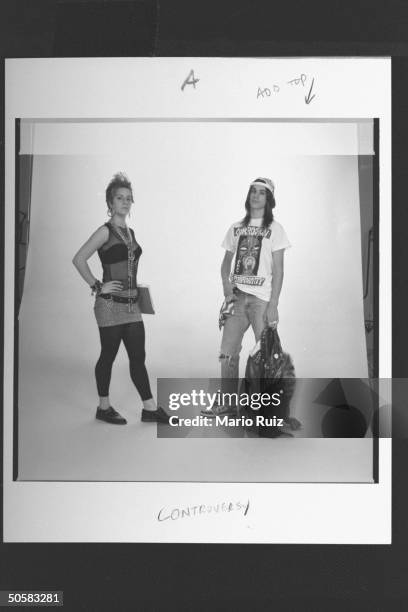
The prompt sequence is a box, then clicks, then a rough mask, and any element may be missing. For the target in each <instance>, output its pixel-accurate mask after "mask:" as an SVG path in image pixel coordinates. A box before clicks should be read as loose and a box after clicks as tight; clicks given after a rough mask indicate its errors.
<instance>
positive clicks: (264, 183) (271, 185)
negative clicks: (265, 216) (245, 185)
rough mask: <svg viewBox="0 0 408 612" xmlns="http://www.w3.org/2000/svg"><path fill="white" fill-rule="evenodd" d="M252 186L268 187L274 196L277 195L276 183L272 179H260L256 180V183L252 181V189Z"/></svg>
mask: <svg viewBox="0 0 408 612" xmlns="http://www.w3.org/2000/svg"><path fill="white" fill-rule="evenodd" d="M252 185H260V186H261V187H266V189H269V191H270V192H271V194H272V195H274V193H275V183H274V182H273V181H271V179H268V178H263V177H260V178H258V179H256V181H252V183H251V187H252Z"/></svg>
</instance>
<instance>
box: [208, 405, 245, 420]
mask: <svg viewBox="0 0 408 612" xmlns="http://www.w3.org/2000/svg"><path fill="white" fill-rule="evenodd" d="M201 414H202V415H204V416H208V417H211V418H214V417H217V416H234V417H236V416H238V410H237V408H236V406H225V405H222V406H218V405H214V406H213V407H212V408H210V410H206V409H205V408H204V409H203V410H201Z"/></svg>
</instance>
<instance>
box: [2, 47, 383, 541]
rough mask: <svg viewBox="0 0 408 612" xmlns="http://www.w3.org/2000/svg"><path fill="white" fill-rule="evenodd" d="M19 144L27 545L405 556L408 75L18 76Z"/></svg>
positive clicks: (12, 415)
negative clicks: (402, 95) (398, 407)
mask: <svg viewBox="0 0 408 612" xmlns="http://www.w3.org/2000/svg"><path fill="white" fill-rule="evenodd" d="M50 84H52V85H50ZM5 131H6V210H5V237H4V240H5V355H7V356H8V358H7V359H6V360H5V366H4V424H5V428H4V510H5V512H4V539H5V541H6V542H192V543H193V542H209V543H212V542H213V543H217V542H219V543H222V542H225V543H336V544H337V543H338V544H370V543H371V544H375V543H376V544H387V543H390V542H391V439H390V435H389V409H390V405H391V394H390V389H389V387H390V385H389V384H388V381H389V379H390V377H391V64H390V60H389V59H387V58H359V59H356V58H287V59H282V58H280V59H276V58H275V59H273V58H271V59H259V58H258V59H255V58H254V59H226V58H105V59H104V58H98V59H97V58H94V59H91V58H78V59H65V58H63V59H15V60H7V61H6V120H5ZM384 432H386V433H384ZM112 515H114V516H116V517H118V520H117V521H115V523H114V524H113V525H112V523H111V522H110V523H109V530H107V529H106V526H107V524H108V523H107V522H108V520H109V517H110V516H112Z"/></svg>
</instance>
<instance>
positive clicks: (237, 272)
mask: <svg viewBox="0 0 408 612" xmlns="http://www.w3.org/2000/svg"><path fill="white" fill-rule="evenodd" d="M261 225H262V219H251V221H250V223H249V225H248V226H247V227H245V226H243V225H242V224H241V222H238V223H234V224H233V225H232V226H231V227H230V228H229V230H228V232H227V234H226V236H225V238H224V241H223V243H222V246H223V247H224V249H226V250H227V251H231V252H232V253H235V259H234V262H233V267H232V274H231V282H233V283H234V284H236V286H237V287H238V289H241V291H245V292H246V293H251V294H252V295H256V296H257V297H259V298H260V299H262V300H265V301H269V300H270V297H271V290H272V275H273V270H272V268H273V260H272V253H273V252H274V251H278V250H280V249H286V248H288V247H290V243H289V240H288V238H287V236H286V233H285V230H284V229H283V227H282V225H280V223H278V222H277V221H272V223H271V225H270V226H269V227H267V228H263V227H261Z"/></svg>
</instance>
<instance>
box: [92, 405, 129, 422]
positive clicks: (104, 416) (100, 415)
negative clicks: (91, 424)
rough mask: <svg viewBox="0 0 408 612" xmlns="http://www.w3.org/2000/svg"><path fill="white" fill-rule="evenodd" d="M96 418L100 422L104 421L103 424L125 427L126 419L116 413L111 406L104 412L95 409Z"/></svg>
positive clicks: (100, 409)
mask: <svg viewBox="0 0 408 612" xmlns="http://www.w3.org/2000/svg"><path fill="white" fill-rule="evenodd" d="M96 418H97V419H99V420H100V421H105V423H112V424H113V425H126V423H127V421H126V419H125V418H124V417H123V416H122V415H121V414H119V412H116V410H115V409H114V408H112V406H109V408H107V409H106V410H103V409H102V408H97V409H96Z"/></svg>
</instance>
